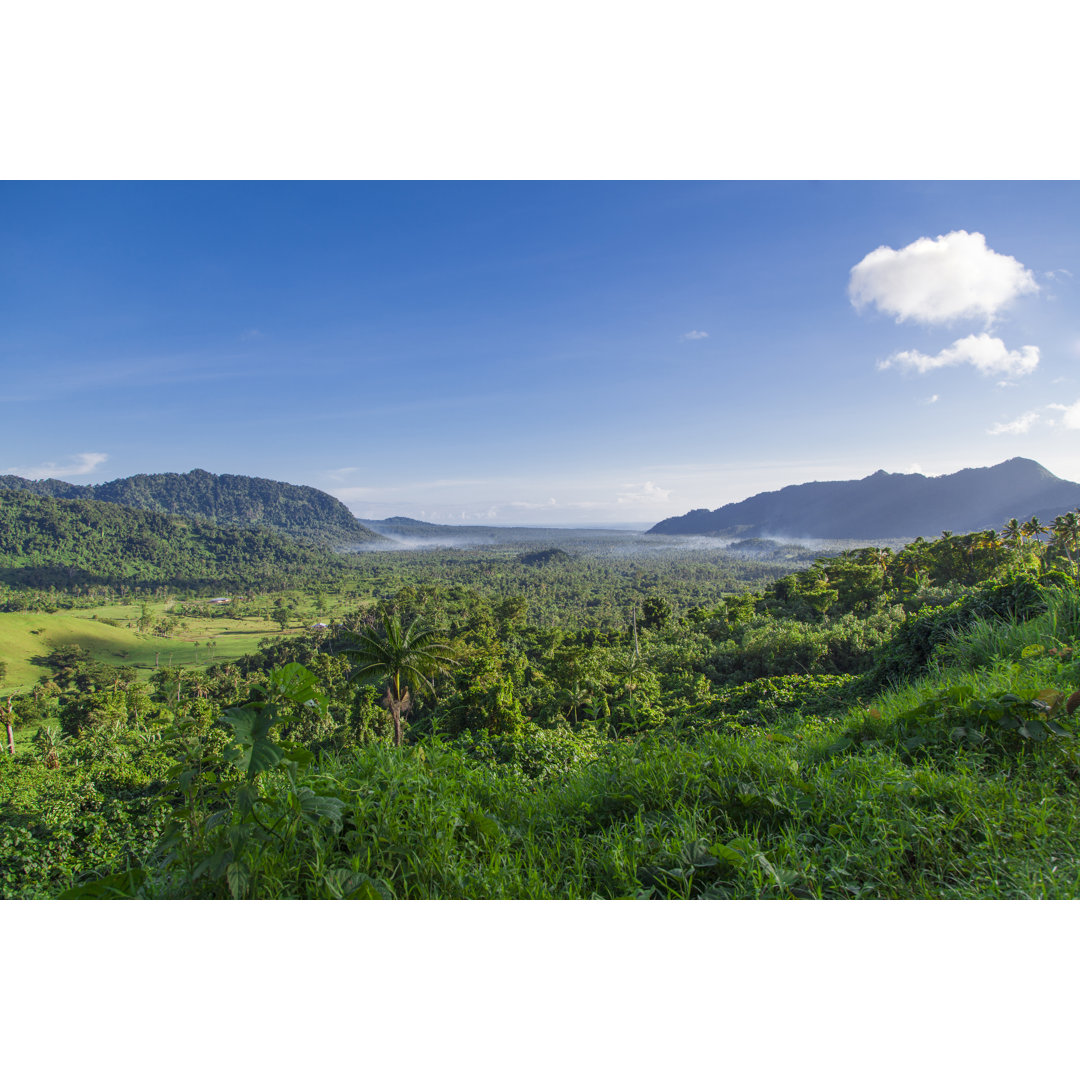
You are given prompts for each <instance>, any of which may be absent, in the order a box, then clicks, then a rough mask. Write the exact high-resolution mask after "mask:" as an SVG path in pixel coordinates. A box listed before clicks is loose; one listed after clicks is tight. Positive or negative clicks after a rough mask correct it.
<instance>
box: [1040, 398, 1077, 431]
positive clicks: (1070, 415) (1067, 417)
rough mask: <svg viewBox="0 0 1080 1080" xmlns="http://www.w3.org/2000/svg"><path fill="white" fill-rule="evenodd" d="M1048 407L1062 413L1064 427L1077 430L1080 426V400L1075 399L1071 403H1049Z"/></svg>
mask: <svg viewBox="0 0 1080 1080" xmlns="http://www.w3.org/2000/svg"><path fill="white" fill-rule="evenodd" d="M1046 407H1047V408H1048V409H1056V410H1057V411H1059V412H1060V413H1061V425H1062V427H1067V428H1072V429H1073V430H1076V429H1077V428H1080V401H1074V402H1073V403H1072V404H1071V405H1047V406H1046Z"/></svg>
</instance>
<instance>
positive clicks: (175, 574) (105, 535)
mask: <svg viewBox="0 0 1080 1080" xmlns="http://www.w3.org/2000/svg"><path fill="white" fill-rule="evenodd" d="M343 558H344V557H343V556H335V555H332V554H330V553H328V552H326V551H325V550H322V549H320V548H318V547H316V546H314V545H312V544H310V543H304V542H302V541H297V540H293V539H291V538H290V537H288V536H285V535H284V534H283V533H282V532H281V531H279V530H274V529H259V528H244V529H237V528H222V527H221V526H219V525H215V524H213V523H211V522H208V521H205V520H199V519H195V520H192V519H188V518H184V517H180V516H171V515H168V514H163V513H160V512H159V511H156V510H139V509H136V508H134V507H129V506H117V505H110V504H108V503H105V502H99V501H96V500H90V499H59V498H52V497H50V496H48V495H37V494H34V493H33V492H29V491H14V490H10V489H4V488H2V487H0V581H3V582H5V583H6V584H9V585H19V586H32V587H36V588H47V587H49V586H50V585H51V586H55V587H57V588H69V587H72V586H79V585H83V584H106V585H120V584H123V585H127V586H142V587H157V586H160V585H167V586H170V587H174V588H175V587H185V588H200V587H214V588H221V587H229V588H269V587H277V588H281V587H287V586H289V585H291V584H293V583H294V582H296V581H297V580H301V579H304V578H306V577H308V576H311V575H314V574H317V575H318V576H319V577H320V578H324V579H329V578H333V577H334V576H335V575H337V574H340V573H341V571H342V569H343V566H344V564H343V561H342V560H343Z"/></svg>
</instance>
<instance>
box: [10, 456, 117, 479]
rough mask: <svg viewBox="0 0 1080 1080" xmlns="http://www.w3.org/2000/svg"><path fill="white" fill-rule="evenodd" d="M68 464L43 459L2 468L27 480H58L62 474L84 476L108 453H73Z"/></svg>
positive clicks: (100, 463)
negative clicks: (70, 462) (23, 464)
mask: <svg viewBox="0 0 1080 1080" xmlns="http://www.w3.org/2000/svg"><path fill="white" fill-rule="evenodd" d="M72 458H73V461H72V464H70V465H57V464H56V462H55V461H45V462H43V463H42V464H40V465H28V466H19V465H9V466H8V467H7V468H6V469H4V470H3V472H5V473H14V474H15V475H16V476H22V477H25V478H26V479H27V480H47V479H53V480H59V479H61V478H62V477H64V476H86V475H87V474H88V473H92V472H94V471H95V470H96V469H97V467H98V466H99V465H102V464H104V463H105V462H106V461H108V460H109V455H108V454H73V455H72Z"/></svg>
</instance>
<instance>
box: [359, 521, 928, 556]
mask: <svg viewBox="0 0 1080 1080" xmlns="http://www.w3.org/2000/svg"><path fill="white" fill-rule="evenodd" d="M382 535H383V536H385V537H386V540H385V542H383V543H378V542H373V543H369V544H359V545H355V546H353V547H350V548H348V549H347V550H349V551H415V550H418V549H437V548H443V549H446V548H450V549H469V548H483V547H497V548H502V549H509V550H516V551H530V550H535V549H537V548H542V547H547V548H560V549H562V550H563V551H566V552H567V553H568V554H590V555H605V554H606V555H621V556H627V555H632V556H647V555H658V556H659V555H663V554H665V553H668V552H680V553H689V552H693V551H701V552H706V551H726V552H727V553H728V554H730V555H734V556H738V557H740V558H745V559H776V558H777V557H786V558H793V557H794V558H799V557H802V558H806V559H808V560H809V559H812V558H814V557H815V556H816V555H818V554H827V553H831V552H838V551H845V550H850V549H853V548H863V547H891V548H892V549H893V550H894V551H895V550H897V549H899V548H901V547H903V546H904V544H905V543H907V538H899V539H897V538H886V539H881V540H847V539H823V538H818V537H785V536H770V537H762V538H760V539H730V538H726V537H724V538H722V537H714V536H671V535H662V534H659V533H652V534H650V533H646V532H644V531H633V530H629V529H625V528H616V529H611V528H607V529H604V528H584V529H583V528H550V527H542V526H535V527H533V526H498V527H491V526H480V525H476V526H473V525H456V526H430V527H428V528H427V529H420V528H419V527H418V528H417V529H415V530H413V529H406V530H402V531H400V532H399V531H397V530H390V529H386V530H382Z"/></svg>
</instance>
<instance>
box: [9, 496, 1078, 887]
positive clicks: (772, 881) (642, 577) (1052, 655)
mask: <svg viewBox="0 0 1080 1080" xmlns="http://www.w3.org/2000/svg"><path fill="white" fill-rule="evenodd" d="M22 498H26V499H32V498H33V497H32V496H28V495H23V496H22ZM527 554H528V553H518V554H514V553H513V552H510V551H496V552H484V553H483V554H482V555H481V554H478V553H476V552H460V551H445V550H440V551H431V552H403V553H397V554H395V555H393V556H391V554H390V553H378V552H372V553H369V554H367V555H365V556H364V557H363V559H364V560H365V561H363V562H362V563H361V564H360V569H359V572H358V574H357V576H356V577H355V578H354V579H352V595H353V596H354V598H355V602H354V604H353V606H352V607H351V609H350V610H349V611H348V613H347V614H345V615H343V616H342V617H340V618H338V619H336V620H335V621H334V622H333V624H332V625H330V626H327V627H320V628H317V629H312V630H306V631H301V632H296V633H293V634H290V635H288V636H286V637H283V638H280V639H278V640H274V641H270V640H268V641H267V642H266V643H265V644H264V646H263V647H262V648H261V649H260V651H258V652H257V653H255V654H252V655H250V656H247V657H245V658H242V659H240V660H237V661H233V662H231V663H229V664H210V665H208V666H206V667H204V668H200V669H195V668H187V669H181V668H177V669H171V668H167V667H164V668H161V669H160V670H157V671H155V672H154V673H153V674H152V675H151V677H150V680H149V682H140V681H139V680H138V679H137V678H136V677H135V673H134V672H133V671H131V670H129V669H125V668H124V667H118V666H112V665H106V664H103V663H100V662H99V661H96V660H94V659H93V658H92V657H89V656H88V655H86V654H85V653H81V652H80V651H79V650H78V649H65V650H57V651H56V652H54V653H53V654H52V655H51V656H50V657H48V662H49V669H50V670H49V672H48V673H47V674H46V675H45V676H43V677H42V679H41V681H40V683H39V684H38V686H37V687H35V688H34V690H33V691H32V692H30V693H26V694H22V695H19V696H16V697H13V698H12V699H11V700H10V701H9V702H8V704H7V705H6V706H5V711H6V718H7V721H8V724H9V730H10V732H11V739H12V743H13V744H14V743H15V742H16V741H18V742H19V746H20V749H19V753H17V754H15V755H14V756H11V755H5V756H3V757H2V760H0V806H2V810H0V823H2V825H3V828H2V829H0V894H2V895H3V896H6V897H49V896H67V897H72V898H103V897H148V898H168V897H185V898H228V897H235V898H256V897H259V898H288V897H299V898H325V899H329V898H354V899H361V898H372V899H375V898H482V897H493V898H494V897H501V898H589V897H612V898H613V897H641V898H702V899H708V898H713V899H720V898H755V897H760V898H763V897H776V898H781V897H787V898H791V897H795V898H852V897H873V898H900V897H906V898H951V897H969V898H974V897H1029V896H1039V897H1070V896H1076V895H1077V893H1078V891H1080V837H1078V836H1077V834H1076V829H1075V813H1074V807H1075V799H1076V794H1077V782H1078V780H1080V750H1078V748H1077V742H1076V734H1077V730H1078V727H1077V722H1076V718H1075V711H1076V707H1077V703H1078V702H1080V692H1078V687H1080V652H1078V650H1080V592H1078V589H1077V573H1078V563H1077V559H1078V557H1080V518H1078V516H1077V514H1075V513H1070V514H1067V515H1062V516H1060V517H1059V518H1058V519H1057V520H1056V521H1055V522H1054V523H1053V525H1052V526H1048V525H1043V524H1042V523H1041V522H1039V521H1038V520H1036V519H1032V520H1029V521H1027V522H1023V523H1021V522H1019V521H1010V522H1009V523H1008V524H1007V525H1006V526H1005V527H1004V528H1003V529H1002V530H1001V532H1000V533H999V532H997V531H994V530H984V531H981V532H977V533H971V534H965V535H951V534H948V533H946V534H945V535H942V536H941V537H939V538H937V539H934V540H924V539H921V538H920V539H919V540H916V541H915V542H913V543H911V544H908V545H906V546H904V547H902V548H900V549H899V550H896V551H893V550H891V549H889V548H883V547H864V548H856V549H852V550H849V551H845V552H842V553H839V554H833V555H818V556H816V557H813V558H810V559H807V560H805V561H804V562H803V563H802V564H801V565H797V566H796V567H794V568H790V567H789V572H787V573H783V574H782V575H781V573H780V572H779V571H778V569H777V567H776V566H775V565H774V566H773V567H772V571H771V574H770V573H769V571H768V568H767V567H766V566H765V565H764V564H760V563H755V562H746V561H743V562H741V563H740V564H739V565H741V566H742V567H744V568H758V567H760V568H761V569H762V578H761V580H760V581H759V582H757V583H756V584H754V583H753V582H747V581H744V582H742V583H741V584H739V585H738V587H736V588H724V587H723V586H722V583H721V579H720V576H719V575H720V574H721V572H722V571H721V569H720V568H719V567H720V564H717V563H709V562H707V561H704V558H703V556H701V555H700V554H699V555H696V556H694V557H695V558H698V559H699V560H703V561H700V562H698V563H694V562H692V561H691V555H690V554H689V553H686V554H685V555H684V562H683V564H682V565H680V564H679V562H678V561H677V560H676V561H675V562H673V563H666V562H665V561H664V560H662V559H657V558H656V557H655V556H649V557H645V558H641V559H640V560H638V562H637V563H636V564H635V562H634V560H633V559H632V558H631V557H630V556H627V557H626V558H625V559H624V560H623V561H621V562H620V560H618V559H616V558H612V559H610V560H608V561H607V562H605V561H604V560H601V559H599V558H595V559H594V558H591V557H589V556H586V555H577V556H570V555H566V553H565V552H564V553H563V555H565V558H563V557H557V556H554V555H553V556H552V557H549V558H544V559H532V560H530V559H528V558H527V557H525V556H526V555H527ZM534 554H535V552H534ZM725 557H726V558H732V559H733V558H734V557H733V556H725ZM736 561H737V560H736ZM695 567H696V569H695ZM723 572H725V573H731V572H730V571H723ZM734 580H735V579H734V578H730V579H729V582H728V583H729V584H730V583H731V582H733V581H734ZM748 586H749V587H748ZM27 731H34V732H36V733H35V734H34V735H33V738H32V740H30V741H29V742H27V740H26V739H25V738H23V736H22V735H21V733H23V732H27Z"/></svg>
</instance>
